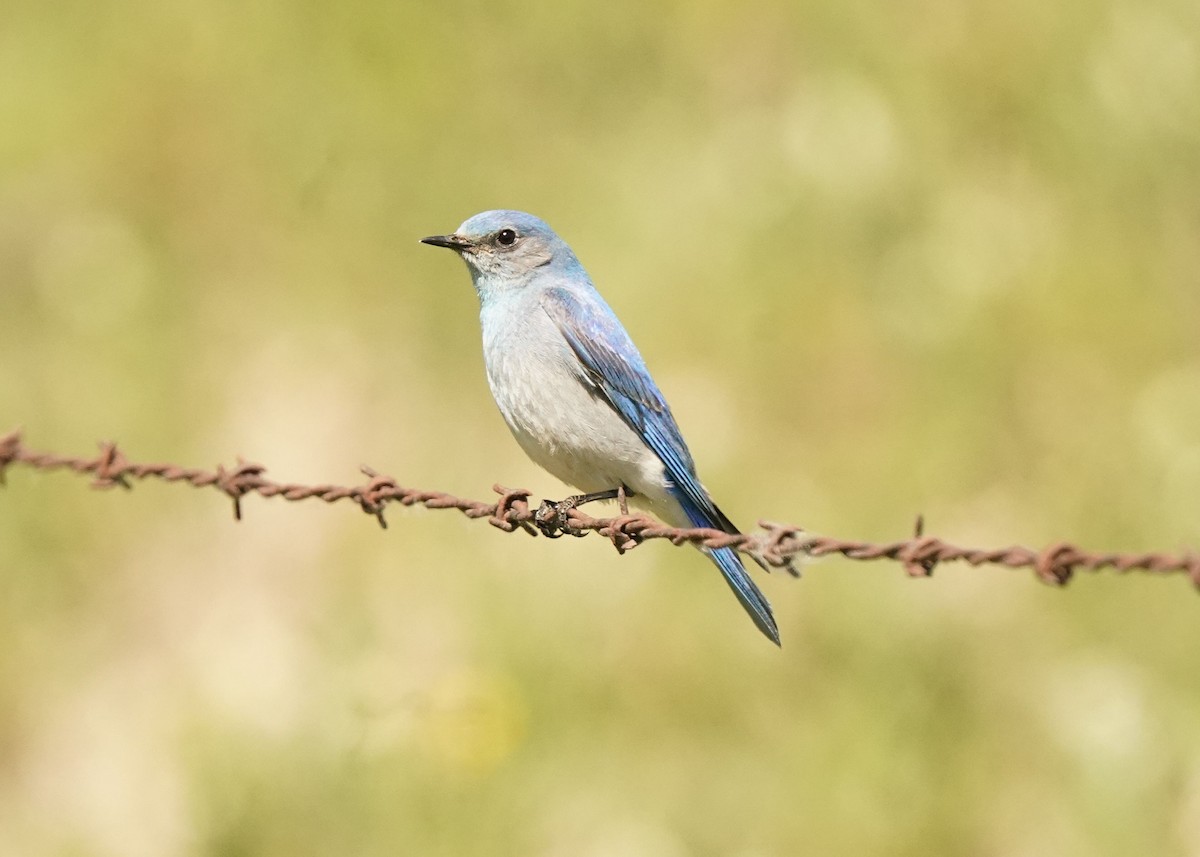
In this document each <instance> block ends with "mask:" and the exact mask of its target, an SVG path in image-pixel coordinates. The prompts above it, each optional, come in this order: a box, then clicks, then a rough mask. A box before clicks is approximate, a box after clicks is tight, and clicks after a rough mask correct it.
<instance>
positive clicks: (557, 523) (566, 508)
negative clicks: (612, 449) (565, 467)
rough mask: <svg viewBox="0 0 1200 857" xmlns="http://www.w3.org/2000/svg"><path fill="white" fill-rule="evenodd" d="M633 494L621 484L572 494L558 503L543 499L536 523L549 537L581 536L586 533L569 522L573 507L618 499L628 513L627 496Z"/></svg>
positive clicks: (623, 509)
mask: <svg viewBox="0 0 1200 857" xmlns="http://www.w3.org/2000/svg"><path fill="white" fill-rule="evenodd" d="M632 496H633V492H632V491H630V490H628V489H627V488H626V487H625V486H624V485H619V486H617V487H616V488H608V489H606V490H604V491H592V492H591V493H590V494H572V495H571V496H570V497H568V498H567V499H565V500H559V501H558V502H557V503H556V502H554V501H553V500H543V501H542V505H541V506H539V507H538V510H537V514H536V515H534V523H536V524H537V528H538V529H539V530H541V531H542V535H544V536H546V537H547V538H551V539H557V538H558V537H559V536H561V535H563V533H566V534H568V535H572V536H575V537H577V538H581V537H583V536H584V535H586V533H585V532H584V531H582V530H580V529H578V528H576V527H572V526H570V525H569V524H568V523H567V520H568V518H569V516H570V514H571V510H572V509H574V508H577V507H579V506H582V505H583V504H584V503H594V502H595V501H596V500H616V501H617V502H618V503H619V504H620V506H621V514H622V515H628V514H629V503H628V499H627V498H629V497H632Z"/></svg>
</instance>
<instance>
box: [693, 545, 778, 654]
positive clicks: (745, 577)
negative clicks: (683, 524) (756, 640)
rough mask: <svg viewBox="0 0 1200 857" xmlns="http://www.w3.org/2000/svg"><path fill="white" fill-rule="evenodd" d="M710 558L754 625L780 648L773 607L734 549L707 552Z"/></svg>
mask: <svg viewBox="0 0 1200 857" xmlns="http://www.w3.org/2000/svg"><path fill="white" fill-rule="evenodd" d="M707 553H708V555H709V557H710V558H711V559H712V561H713V562H715V563H716V564H717V568H719V569H721V574H722V575H723V576H724V577H725V582H726V583H728V584H729V588H730V589H732V590H733V594H734V595H736V596H737V600H738V601H740V602H741V604H742V607H743V608H744V609H745V610H746V612H747V613H749V614H750V618H751V619H753V620H754V624H755V625H757V626H758V630H760V631H762V632H763V634H765V635H766V637H767V639H769V640H770V641H771V642H772V643H774V644H775V645H777V646H779V645H781V644H780V642H779V626H777V625H776V624H775V616H774V615H773V614H772V613H771V605H770V604H769V603H767V599H766V598H765V597H764V596H763V594H762V593H761V592H760V591H759V589H758V587H757V586H755V585H754V581H753V580H751V579H750V575H749V574H748V573H747V571H746V567H745V566H744V565H742V559H741V557H739V556H738V555H737V552H736V551H735V550H733V548H719V549H717V550H714V551H707Z"/></svg>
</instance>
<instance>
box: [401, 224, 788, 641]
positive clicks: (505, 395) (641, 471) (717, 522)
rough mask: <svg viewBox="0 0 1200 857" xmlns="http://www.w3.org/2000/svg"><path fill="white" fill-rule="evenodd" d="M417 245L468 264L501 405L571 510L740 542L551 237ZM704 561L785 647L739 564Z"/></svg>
mask: <svg viewBox="0 0 1200 857" xmlns="http://www.w3.org/2000/svg"><path fill="white" fill-rule="evenodd" d="M421 240H422V241H423V242H424V243H426V244H432V245H434V246H437V247H448V248H450V249H451V250H454V251H455V252H456V253H458V255H459V256H461V257H462V259H463V260H464V261H465V262H466V263H467V268H468V269H469V270H470V273H471V281H472V282H473V283H474V285H475V291H476V292H477V293H478V295H479V303H480V311H479V319H480V322H481V324H482V327H483V356H484V362H485V364H486V367H487V379H488V385H489V386H490V387H491V390H492V395H493V397H495V399H496V405H497V406H498V407H499V408H500V413H501V414H502V415H503V416H504V421H505V422H506V423H508V427H509V429H510V430H511V431H512V433H513V436H514V437H515V438H516V440H517V443H519V444H520V445H521V448H522V449H523V450H525V453H526V454H527V455H528V456H529V457H530V458H531V459H532V460H533V461H534V463H536V464H538V465H539V466H541V467H542V468H544V469H545V470H546V471H548V472H549V473H551V474H552V475H554V476H556V477H557V478H559V479H561V480H562V481H564V482H566V483H567V484H569V485H573V486H575V487H576V488H578V489H579V490H581V491H583V492H585V493H584V494H582V495H579V496H577V497H572V498H569V499H568V500H567V501H565V503H566V504H567V505H568V506H569V505H573V504H574V503H577V502H586V501H589V500H592V499H609V498H613V497H618V496H621V497H624V496H629V497H630V498H632V499H633V502H634V503H636V504H637V505H640V506H642V507H643V508H646V509H647V510H648V511H650V512H652V513H654V514H655V515H657V516H658V517H660V518H661V519H663V520H664V521H666V522H667V523H668V524H670V525H672V526H676V527H688V526H693V527H711V528H713V529H717V530H722V531H724V532H726V533H736V532H738V530H737V527H735V526H734V525H733V523H732V522H731V521H730V520H729V518H727V517H725V514H724V513H723V512H722V511H721V510H720V509H718V508H717V505H716V504H715V503H714V502H713V500H712V498H711V497H710V496H709V494H708V492H707V491H706V490H705V488H704V486H703V485H701V484H700V480H699V478H698V477H697V476H696V465H695V463H694V462H693V461H692V455H691V453H690V452H688V448H687V444H686V443H684V441H683V436H682V435H681V434H680V432H679V426H678V425H676V423H675V418H674V417H673V416H672V415H671V409H670V408H669V407H668V406H667V402H666V399H664V398H663V394H662V393H661V392H659V389H658V387H657V385H655V383H654V379H652V378H651V377H650V373H649V371H647V369H646V364H645V362H644V361H643V360H642V355H641V354H639V353H638V350H637V348H636V347H635V346H634V344H633V341H632V340H631V339H630V338H629V334H628V333H626V332H625V328H624V327H622V326H621V322H619V321H618V320H617V317H616V315H614V314H613V311H612V310H611V309H609V307H608V304H607V303H605V302H604V299H603V298H602V297H600V294H599V292H597V291H596V289H595V288H594V287H593V286H592V282H591V279H590V278H589V277H588V275H587V272H586V271H584V269H583V266H582V265H581V264H580V263H579V260H578V259H577V258H575V254H574V253H573V252H572V251H571V248H570V247H569V246H567V244H566V242H565V241H563V240H562V239H561V238H559V237H558V236H557V235H556V234H555V233H554V231H553V230H551V229H550V227H549V226H547V225H546V224H545V223H543V222H542V221H541V220H539V219H538V218H536V217H534V216H533V215H531V214H525V213H524V212H520V211H485V212H483V213H482V214H477V215H475V216H474V217H472V218H470V219H468V220H467V221H466V222H465V223H463V224H462V226H460V227H459V228H458V231H457V232H455V233H453V234H451V235H433V236H430V237H428V238H422V239H421ZM705 552H706V553H707V554H708V556H709V557H710V558H711V559H712V561H713V562H714V563H715V564H716V566H717V568H719V569H720V570H721V574H722V575H724V577H725V581H726V583H728V584H729V588H730V589H732V590H733V593H734V594H735V595H736V596H737V599H738V601H740V602H741V604H742V606H743V607H744V608H745V609H746V612H747V613H749V614H750V618H751V619H753V620H754V624H755V625H757V626H758V629H759V630H760V631H762V632H763V634H765V635H766V636H767V637H768V638H769V639H770V640H771V641H772V642H773V643H775V644H776V645H779V629H778V627H777V626H776V624H775V617H774V616H773V615H772V613H771V605H770V604H768V603H767V599H766V598H764V597H763V594H762V593H761V592H760V591H759V590H758V587H757V586H755V585H754V581H753V580H751V579H750V575H749V574H747V573H746V569H745V567H744V566H743V565H742V561H741V558H740V557H739V556H738V554H737V552H735V551H733V550H732V549H729V548H720V549H718V550H706V551H705ZM761 564H762V563H760V565H761ZM763 567H764V568H765V567H766V566H765V565H764V566H763Z"/></svg>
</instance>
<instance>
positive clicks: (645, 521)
mask: <svg viewBox="0 0 1200 857" xmlns="http://www.w3.org/2000/svg"><path fill="white" fill-rule="evenodd" d="M18 464H19V465H24V466H26V467H29V468H32V469H35V470H47V471H53V470H69V471H71V472H72V473H77V474H80V475H90V476H91V477H92V479H91V485H92V487H94V488H98V489H109V488H114V487H118V486H119V487H121V488H124V489H126V490H130V489H132V488H133V483H132V480H137V481H139V482H141V481H144V480H146V479H159V480H162V481H164V482H182V483H185V484H187V485H191V486H193V487H195V488H209V487H212V488H216V489H217V490H219V491H221V492H222V493H223V494H225V495H226V496H227V497H228V498H230V500H231V501H232V502H233V515H234V519H235V520H238V521H240V520H242V499H243V498H244V497H246V496H248V495H250V494H257V495H259V496H260V497H265V498H270V497H281V498H283V499H284V500H287V501H290V502H296V501H300V500H308V499H314V498H315V499H319V500H323V501H325V502H326V503H336V502H338V501H340V500H351V501H353V502H354V503H355V505H357V506H358V507H359V508H360V509H361V510H362V511H363V512H364V513H365V514H367V515H370V516H372V517H373V518H375V520H376V521H377V522H378V524H379V526H380V527H382V528H383V529H387V526H388V525H387V520H386V518H385V517H384V510H385V508H386V506H387V504H388V503H400V504H401V505H403V506H423V507H424V508H426V509H457V510H458V511H459V512H462V513H463V514H464V515H466V516H467V517H468V518H472V519H475V518H484V519H486V520H487V521H488V523H490V524H491V525H492V526H493V527H496V528H497V529H500V530H503V531H504V532H508V533H511V532H515V531H517V530H523V531H524V532H526V533H528V534H529V535H530V536H537V535H538V534H539V533H541V534H543V535H547V536H551V537H553V536H556V535H562V534H563V533H570V534H571V535H579V536H583V535H586V534H587V533H589V532H594V533H597V534H599V535H600V536H601V537H603V538H605V539H607V540H608V541H610V542H611V543H612V545H613V547H614V548H615V549H616V550H617V551H618V552H619V553H625V552H626V551H627V550H631V549H632V548H634V547H637V545H639V544H641V543H642V542H644V541H648V540H651V539H664V540H667V541H669V542H671V543H672V544H675V545H684V544H692V545H696V546H697V547H702V548H711V549H716V548H725V547H729V548H733V549H734V550H737V551H739V552H741V553H743V554H746V555H747V556H750V557H752V558H754V559H756V560H758V561H760V562H761V563H765V565H766V566H770V567H772V568H781V569H786V570H789V571H791V572H792V573H793V574H794V573H795V570H794V569H792V567H791V566H792V562H793V560H794V558H796V557H805V556H807V557H813V558H818V557H823V556H830V555H834V554H836V555H840V556H842V557H844V558H846V559H849V560H854V561H859V562H869V561H874V560H881V559H883V560H892V561H895V562H898V563H900V565H901V566H902V567H903V568H904V570H905V572H906V573H908V574H909V575H910V576H912V577H930V576H932V575H933V572H934V569H935V568H936V567H937V566H938V565H940V564H942V563H947V562H965V563H966V564H968V565H970V566H982V565H997V566H1003V567H1007V568H1014V569H1015V568H1028V569H1031V570H1032V571H1033V573H1034V574H1035V575H1036V577H1037V578H1038V579H1039V580H1042V581H1043V582H1045V583H1048V584H1051V585H1054V586H1065V585H1066V584H1067V583H1068V582H1070V580H1071V579H1072V578H1073V577H1074V575H1075V573H1076V572H1077V571H1079V570H1085V571H1092V572H1098V571H1104V570H1112V571H1115V572H1117V573H1120V574H1124V573H1128V572H1133V571H1137V572H1144V573H1150V574H1184V575H1187V576H1188V577H1189V578H1190V579H1191V581H1192V583H1193V584H1195V586H1196V587H1197V588H1200V553H1197V552H1195V551H1183V552H1179V553H1168V552H1148V553H1134V554H1129V553H1098V552H1092V551H1088V550H1085V549H1083V548H1080V547H1078V546H1076V545H1073V544H1070V543H1069V542H1056V543H1053V544H1051V545H1048V546H1047V547H1045V548H1043V549H1042V550H1034V549H1033V548H1028V547H1024V546H1021V545H1013V546H1010V547H1007V548H992V549H983V548H967V547H961V546H958V545H954V544H951V543H949V542H945V541H943V540H941V539H939V538H937V537H935V536H927V535H925V519H924V516H923V515H918V516H917V518H916V520H915V523H914V525H913V531H912V536H911V537H910V538H907V539H901V540H898V541H894V542H888V543H884V544H875V543H872V542H865V541H860V540H850V539H838V538H833V537H830V536H819V535H815V534H812V533H809V532H807V531H805V530H804V529H803V528H802V527H799V526H796V525H794V524H785V523H778V522H774V521H765V520H764V521H759V523H758V526H759V531H758V532H753V533H743V534H730V533H724V532H721V531H720V530H711V529H705V528H679V527H669V526H667V525H666V524H664V523H662V522H661V521H658V520H656V519H654V518H650V517H647V516H645V515H635V514H629V515H625V514H621V515H617V516H615V517H610V518H593V517H591V516H590V515H588V514H586V513H585V512H583V511H582V510H580V509H578V508H573V509H570V510H569V511H568V512H567V513H566V515H565V516H560V517H559V519H553V518H552V519H550V520H547V519H546V518H545V516H544V514H543V515H542V516H539V512H538V511H537V510H535V509H533V508H531V506H530V502H529V498H530V496H531V492H529V491H527V490H525V489H521V488H508V487H505V486H504V485H500V484H495V485H493V486H492V491H494V492H495V493H496V494H497V499H496V500H495V502H492V503H488V502H486V501H482V500H470V499H464V498H461V497H456V496H454V495H453V494H448V493H446V492H443V491H422V490H418V489H415V488H407V487H404V486H402V485H400V484H399V483H398V482H396V480H395V479H393V478H392V477H390V476H385V475H383V474H380V473H378V472H376V471H375V470H373V469H372V468H370V467H367V466H365V465H364V466H363V467H362V468H360V469H361V472H362V474H363V476H365V477H366V478H367V482H366V483H364V484H362V485H356V486H341V485H301V484H295V483H280V482H275V481H273V480H271V479H268V478H267V476H266V472H267V468H266V467H265V466H263V465H261V464H257V463H255V462H251V461H246V460H244V459H242V458H238V459H237V465H236V466H235V467H233V468H229V469H227V468H226V467H225V466H224V465H217V467H216V469H215V470H203V469H199V468H189V467H180V466H178V465H174V464H139V463H136V462H133V461H130V460H129V459H128V458H126V456H125V455H124V453H122V452H121V450H120V449H119V448H118V446H117V444H116V443H114V442H104V443H101V444H100V451H99V453H98V454H97V455H96V456H95V457H93V458H82V457H77V456H65V455H56V454H53V453H48V452H36V451H33V450H30V449H28V448H27V447H26V446H25V445H24V443H23V441H22V438H21V431H20V430H19V429H17V430H14V431H11V432H9V433H8V434H6V435H4V436H3V437H0V486H2V485H6V484H7V482H6V475H7V470H8V468H9V467H11V466H13V465H18ZM764 567H765V566H764Z"/></svg>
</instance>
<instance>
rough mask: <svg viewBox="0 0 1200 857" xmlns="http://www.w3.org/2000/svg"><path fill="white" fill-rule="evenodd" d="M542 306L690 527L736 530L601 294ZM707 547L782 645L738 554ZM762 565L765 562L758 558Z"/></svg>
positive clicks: (583, 375) (585, 378) (571, 295)
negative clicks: (654, 462) (650, 459)
mask: <svg viewBox="0 0 1200 857" xmlns="http://www.w3.org/2000/svg"><path fill="white" fill-rule="evenodd" d="M542 307H543V308H545V310H546V312H547V313H549V314H550V317H551V318H552V319H553V320H554V321H555V322H556V323H557V325H558V329H559V330H560V331H561V332H562V335H563V337H564V338H565V339H566V341H567V344H568V345H570V346H571V350H572V351H574V352H575V356H576V357H578V358H579V363H580V374H579V380H580V383H582V384H584V385H585V386H586V387H587V388H588V389H589V390H590V391H592V392H593V393H594V394H595V395H598V396H600V397H601V398H603V399H604V400H605V401H606V402H608V404H609V405H611V406H612V408H613V410H615V411H616V412H617V413H618V414H619V415H620V416H621V419H623V420H624V421H625V423H626V425H628V426H629V427H630V428H632V429H633V430H634V431H635V432H637V434H638V436H639V437H640V438H641V439H642V441H643V442H644V443H645V444H646V446H648V447H650V449H652V450H653V451H654V454H655V455H657V456H658V457H659V459H660V460H661V461H662V463H663V466H664V467H665V468H666V472H667V478H668V479H669V480H670V482H671V485H672V488H671V493H672V494H673V495H674V496H675V499H676V500H678V501H679V505H680V506H682V507H683V511H684V513H685V514H686V515H687V517H688V520H690V521H691V522H692V525H693V526H696V527H712V528H713V529H719V530H724V531H725V532H727V533H737V531H738V529H737V527H735V526H734V525H733V522H732V521H730V520H729V519H728V518H727V517H725V514H724V513H723V512H722V511H721V510H720V509H718V508H717V505H716V504H715V503H714V502H713V501H712V498H711V497H709V496H708V492H707V491H705V490H704V486H702V485H701V484H700V480H699V479H698V478H697V477H696V467H695V464H694V463H693V462H692V455H691V453H690V452H688V448H687V444H685V443H684V442H683V437H682V435H680V433H679V426H677V425H676V424H675V418H674V417H673V416H671V409H670V408H669V407H667V403H666V400H664V399H663V395H662V393H660V392H659V391H658V387H657V386H655V384H654V380H653V379H652V378H651V377H650V373H649V372H648V371H647V370H646V364H645V363H644V362H643V361H642V356H641V355H640V354H639V353H638V350H637V348H635V347H634V345H633V342H632V340H630V338H629V334H628V333H626V332H625V328H623V327H622V326H621V323H620V322H619V321H617V317H616V316H615V315H613V312H612V310H611V309H609V308H608V305H607V304H605V303H604V300H603V299H602V298H601V297H600V296H599V295H596V294H595V293H594V292H591V293H582V294H581V293H580V292H578V291H576V290H567V289H563V288H553V289H549V290H548V291H547V292H546V293H545V294H544V295H543V297H542ZM614 487H615V486H614ZM705 553H707V554H708V555H709V556H710V557H711V558H712V560H713V562H715V563H716V565H717V568H719V569H720V570H721V574H722V576H724V578H725V582H726V583H728V584H729V588H730V589H732V590H733V593H734V595H736V596H737V599H738V601H739V602H741V605H742V607H743V608H744V609H745V610H746V612H747V613H749V614H750V617H751V618H752V619H753V620H754V624H755V625H757V626H758V629H759V630H760V631H762V632H763V634H765V635H766V636H767V638H768V639H770V640H771V641H772V642H774V643H775V645H779V628H778V626H777V625H776V623H775V617H774V616H773V615H772V613H771V605H770V604H769V603H767V599H766V598H764V597H763V594H762V592H760V591H759V589H758V587H757V586H755V585H754V581H753V580H751V579H750V575H748V574H747V573H746V569H745V567H744V566H743V565H742V560H741V558H740V557H739V556H738V554H737V553H736V552H735V551H733V550H732V549H730V548H718V549H716V550H708V549H705ZM759 565H763V563H762V561H761V560H759ZM763 567H764V568H765V565H764V566H763Z"/></svg>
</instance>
